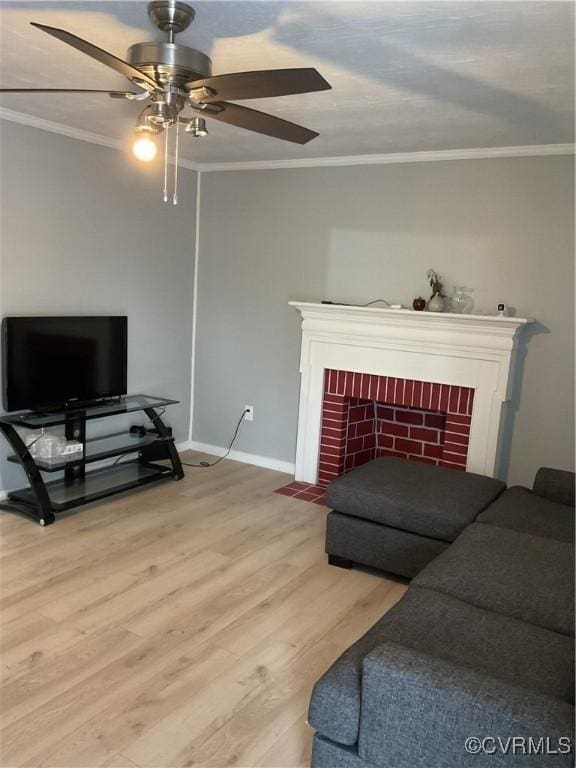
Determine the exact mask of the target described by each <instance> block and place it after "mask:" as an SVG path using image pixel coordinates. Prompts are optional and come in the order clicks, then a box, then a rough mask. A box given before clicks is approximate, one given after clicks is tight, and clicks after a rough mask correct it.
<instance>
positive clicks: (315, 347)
mask: <svg viewBox="0 0 576 768" xmlns="http://www.w3.org/2000/svg"><path fill="white" fill-rule="evenodd" d="M289 303H290V306H293V307H295V308H296V309H297V310H298V311H299V312H300V314H301V315H302V348H301V356H300V373H301V386H300V406H299V416H298V441H297V448H296V479H297V480H302V481H304V482H309V483H315V482H316V481H317V477H318V457H319V450H320V428H321V419H322V396H323V388H324V371H325V369H327V368H332V369H336V370H343V371H354V372H357V373H370V374H373V375H377V376H392V377H397V378H406V379H415V380H419V381H428V382H433V383H440V384H453V385H457V386H461V387H472V388H473V389H474V406H473V412H472V425H471V432H470V443H469V448H468V460H467V469H468V470H469V471H473V472H480V473H482V474H486V475H495V474H497V469H498V462H499V459H500V448H501V446H500V445H499V443H500V442H501V441H500V440H499V437H500V434H501V423H502V418H503V416H504V414H503V405H504V404H505V403H506V402H507V401H508V400H509V397H510V390H511V384H512V373H513V368H514V359H515V350H516V346H517V343H518V338H519V335H520V331H521V329H522V328H523V327H524V326H525V325H527V324H528V323H530V322H532V321H531V320H528V319H526V318H519V317H500V316H492V315H459V314H451V313H436V312H415V311H412V310H408V309H384V308H381V307H356V306H346V305H338V304H318V303H310V302H298V301H291V302H289Z"/></svg>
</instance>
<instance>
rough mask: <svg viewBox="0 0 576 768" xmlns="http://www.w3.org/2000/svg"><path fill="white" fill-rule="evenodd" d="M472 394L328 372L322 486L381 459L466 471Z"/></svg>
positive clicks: (430, 384) (452, 388) (433, 385)
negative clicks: (419, 462)
mask: <svg viewBox="0 0 576 768" xmlns="http://www.w3.org/2000/svg"><path fill="white" fill-rule="evenodd" d="M473 400H474V390H473V389H471V388H469V387H458V386H454V385H448V384H440V383H434V382H424V381H416V380H412V379H396V378H392V377H389V376H373V375H370V374H361V373H353V372H350V371H335V370H326V371H325V377H324V398H323V409H322V433H321V438H320V461H319V467H318V477H319V484H320V485H327V484H328V483H329V482H331V481H332V480H334V478H336V477H338V476H339V475H341V474H343V473H344V472H349V471H350V470H351V469H354V468H356V467H359V466H360V465H362V464H366V463H367V462H368V461H371V460H372V459H375V458H378V457H380V456H397V457H400V458H403V459H407V460H409V461H421V462H424V463H429V464H436V465H438V466H444V467H450V468H452V469H459V470H465V469H466V461H467V454H468V442H469V436H470V424H471V416H472V406H473Z"/></svg>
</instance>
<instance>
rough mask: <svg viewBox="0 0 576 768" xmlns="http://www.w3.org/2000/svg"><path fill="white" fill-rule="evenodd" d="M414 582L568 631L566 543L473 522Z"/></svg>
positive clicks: (570, 564)
mask: <svg viewBox="0 0 576 768" xmlns="http://www.w3.org/2000/svg"><path fill="white" fill-rule="evenodd" d="M413 583H414V584H416V585H418V586H420V587H428V588H429V589H435V590H437V591H439V592H445V593H446V594H449V595H453V596H454V597H458V598H459V599H460V600H465V601H466V602H468V603H472V604H473V605H477V606H479V607H480V608H486V609H488V610H491V611H495V612H496V613H502V614H505V615H507V616H513V617H515V618H517V619H521V620H523V621H527V622H529V623H530V624H536V625H537V626H540V627H544V628H546V629H551V630H554V631H556V632H562V633H565V634H573V632H574V610H573V606H574V551H573V546H572V544H568V543H566V542H562V541H554V540H552V539H544V538H542V537H541V536H532V535H531V534H528V533H519V532H518V531H511V530H507V529H506V528H497V527H495V526H492V525H485V524H483V523H473V524H472V525H470V526H468V528H467V529H466V530H465V531H464V533H462V534H461V535H460V536H459V537H458V539H457V540H456V541H455V542H454V544H452V546H451V547H449V548H448V549H447V550H446V551H445V552H443V553H442V554H441V555H439V556H438V557H437V558H436V559H435V560H433V561H432V562H431V563H430V564H429V565H427V566H426V568H424V570H423V571H421V572H420V573H419V574H418V576H416V578H415V579H414V582H413Z"/></svg>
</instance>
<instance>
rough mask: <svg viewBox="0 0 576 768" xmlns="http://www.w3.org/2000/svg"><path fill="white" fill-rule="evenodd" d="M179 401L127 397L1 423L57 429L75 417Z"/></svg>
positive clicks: (31, 413) (98, 416) (19, 416)
mask: <svg viewBox="0 0 576 768" xmlns="http://www.w3.org/2000/svg"><path fill="white" fill-rule="evenodd" d="M178 402H179V401H178V400H166V399H165V398H163V397H153V396H152V395H126V397H119V398H117V399H115V400H107V401H103V402H101V403H93V404H91V405H90V404H89V405H86V406H85V407H84V408H82V407H78V408H68V409H66V410H60V411H46V412H42V413H41V412H37V411H25V412H24V413H14V414H5V415H2V416H0V422H4V423H5V424H11V425H12V426H13V427H18V426H20V427H27V428H28V429H41V428H42V427H55V426H57V425H59V424H65V423H66V421H68V420H69V419H70V418H73V417H74V416H78V417H82V418H85V419H86V420H89V419H101V418H102V417H104V416H115V415H118V414H122V413H131V412H133V411H143V410H145V409H146V408H165V407H166V406H168V405H175V404H176V403H178Z"/></svg>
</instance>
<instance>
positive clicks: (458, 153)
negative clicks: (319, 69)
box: [0, 107, 575, 173]
mask: <svg viewBox="0 0 576 768" xmlns="http://www.w3.org/2000/svg"><path fill="white" fill-rule="evenodd" d="M0 119H2V120H9V121H10V122H13V123H20V124H21V125H29V126H31V127H32V128H39V129H41V130H43V131H50V132H52V133H59V134H60V135H62V136H68V137H69V138H71V139H78V140H79V141H86V142H88V143H90V144H99V145H100V146H102V147H109V148H110V149H117V150H121V151H125V149H126V147H125V144H124V143H123V142H122V141H120V140H119V139H113V138H111V137H110V136H103V135H102V134H100V133H92V132H91V131H85V130H84V129H82V128H71V127H70V126H68V125H64V124H63V123H55V122H52V121H51V120H45V119H44V118H42V117H35V116H33V115H27V114H25V113H23V112H15V111H14V110H12V109H5V108H4V107H0ZM574 152H575V145H574V144H532V145H527V146H516V147H477V148H473V149H441V150H432V151H426V152H392V153H389V154H382V155H346V156H343V157H307V158H296V159H293V160H253V161H248V162H229V163H195V162H192V161H191V160H186V159H180V161H179V163H178V165H180V166H181V167H182V168H187V169H189V170H191V171H202V172H207V173H213V172H217V171H260V170H262V171H264V170H274V169H278V170H279V169H282V168H286V169H290V168H332V167H338V166H345V165H392V164H399V163H429V162H437V161H441V160H488V159H491V158H492V159H494V158H511V157H551V156H554V155H573V154H574Z"/></svg>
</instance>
